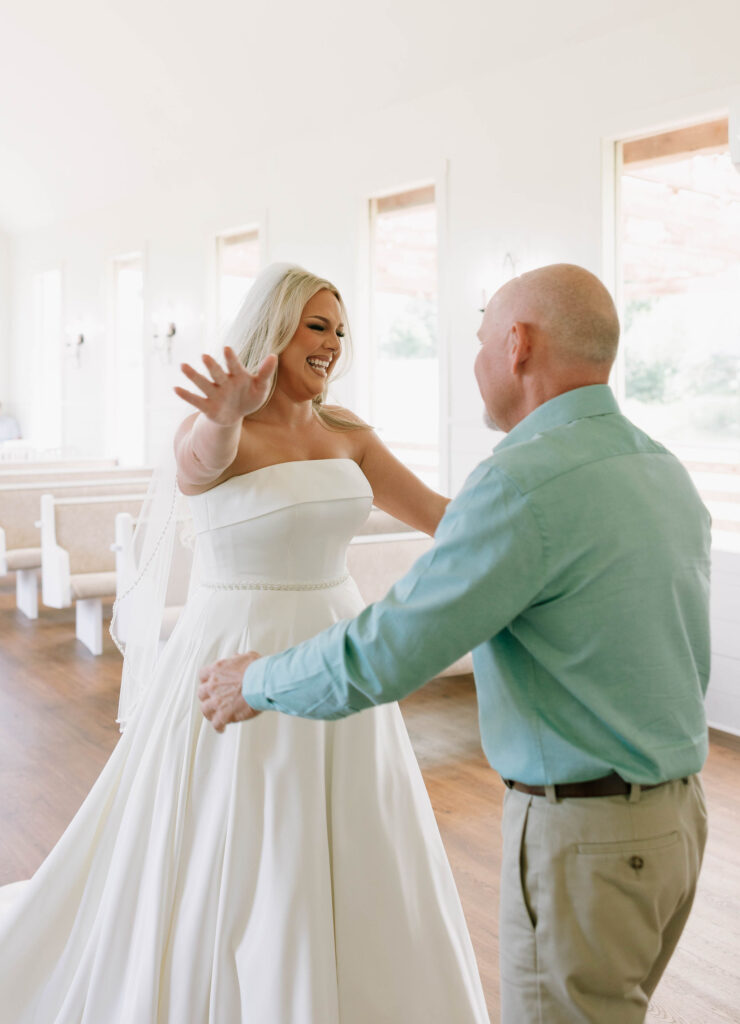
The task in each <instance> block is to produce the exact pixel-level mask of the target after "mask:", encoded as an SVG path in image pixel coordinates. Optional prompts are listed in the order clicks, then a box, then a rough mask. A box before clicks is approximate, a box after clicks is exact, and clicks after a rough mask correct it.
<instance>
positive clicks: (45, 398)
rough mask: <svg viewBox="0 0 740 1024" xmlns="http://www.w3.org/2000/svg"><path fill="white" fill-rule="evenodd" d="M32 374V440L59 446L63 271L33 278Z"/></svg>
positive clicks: (60, 435) (60, 441)
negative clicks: (33, 374) (33, 367)
mask: <svg viewBox="0 0 740 1024" xmlns="http://www.w3.org/2000/svg"><path fill="white" fill-rule="evenodd" d="M34 334H35V338H34V341H35V355H36V358H35V360H34V363H35V376H34V385H33V394H34V407H33V428H32V433H33V441H34V443H35V444H36V445H37V447H39V448H45V449H53V448H60V447H61V446H62V380H63V372H62V369H63V361H62V354H63V353H62V272H61V270H48V271H46V272H44V273H42V274H37V275H36V277H35V280H34Z"/></svg>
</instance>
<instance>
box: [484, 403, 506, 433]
mask: <svg viewBox="0 0 740 1024" xmlns="http://www.w3.org/2000/svg"><path fill="white" fill-rule="evenodd" d="M483 422H484V423H485V425H486V426H487V427H488V429H489V430H498V431H499V433H502V431H501V427H500V426H499V425H498V423H496V421H495V420H494V419H493V417H492V416H491V414H490V413H489V411H488V409H484V410H483Z"/></svg>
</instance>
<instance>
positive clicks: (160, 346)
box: [153, 320, 177, 363]
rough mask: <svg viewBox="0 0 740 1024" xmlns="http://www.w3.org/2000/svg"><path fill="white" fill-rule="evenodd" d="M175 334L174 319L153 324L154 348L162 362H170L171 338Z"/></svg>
mask: <svg viewBox="0 0 740 1024" xmlns="http://www.w3.org/2000/svg"><path fill="white" fill-rule="evenodd" d="M176 334H177V326H176V325H175V323H174V321H172V320H170V321H168V322H166V323H160V324H155V325H154V335H153V337H154V348H155V349H156V350H157V352H159V355H160V357H161V359H162V362H163V363H171V362H172V339H173V338H174V337H175V335H176Z"/></svg>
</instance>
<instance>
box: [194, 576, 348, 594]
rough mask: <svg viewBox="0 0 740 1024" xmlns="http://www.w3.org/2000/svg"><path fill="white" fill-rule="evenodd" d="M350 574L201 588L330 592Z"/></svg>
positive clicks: (216, 582) (225, 583) (208, 584)
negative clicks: (302, 581)
mask: <svg viewBox="0 0 740 1024" xmlns="http://www.w3.org/2000/svg"><path fill="white" fill-rule="evenodd" d="M348 579H349V573H348V572H346V573H345V574H344V576H337V577H336V579H333V580H319V582H317V583H260V582H255V581H252V580H225V581H221V580H214V581H212V582H205V583H201V584H200V585H201V587H206V588H207V589H208V590H329V589H330V588H331V587H338V586H339V585H340V583H346V582H347V580H348Z"/></svg>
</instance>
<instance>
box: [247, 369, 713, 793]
mask: <svg viewBox="0 0 740 1024" xmlns="http://www.w3.org/2000/svg"><path fill="white" fill-rule="evenodd" d="M709 564H710V521H709V514H708V512H707V510H706V509H705V507H704V505H703V504H702V502H701V500H700V499H699V496H698V494H697V493H696V490H695V488H694V486H693V484H692V482H691V480H690V479H689V476H688V474H687V473H686V470H685V469H684V468H683V466H682V465H681V464H680V462H679V461H678V460H677V459H676V458H675V457H674V456H673V455H671V453H670V452H668V451H667V450H666V449H665V448H663V447H662V446H661V445H659V444H657V443H656V442H655V441H653V440H651V438H649V437H647V436H646V435H645V434H644V433H643V432H642V431H641V430H638V428H637V427H635V426H634V424H632V423H631V422H630V421H629V420H627V419H626V418H625V417H624V416H622V415H621V414H620V412H619V408H618V406H617V403H616V401H615V399H614V396H613V395H612V393H611V391H610V390H609V388H608V387H606V386H602V385H597V386H592V387H584V388H578V389H576V390H574V391H569V392H566V393H565V394H563V395H559V396H558V397H557V398H554V399H552V400H551V401H549V402H546V403H545V404H543V405H541V406H540V407H539V408H537V409H535V411H534V412H532V413H531V414H530V415H529V416H527V417H526V419H524V420H522V422H521V423H519V424H518V425H517V426H516V427H515V428H514V429H513V430H512V431H511V432H510V433H509V434H508V435H507V436H506V437H505V438H504V440H503V441H502V442H501V443H500V444H499V445H498V446H497V447H496V449H495V450H494V453H493V455H492V456H491V457H490V458H488V459H486V460H485V461H484V462H482V463H481V464H480V465H479V466H478V467H477V468H476V469H475V470H474V471H473V473H472V474H471V475H470V477H469V478H468V480H467V481H466V483H465V485H464V487H463V489H462V491H461V492H460V494H459V495H458V496H457V497H456V498H455V500H454V501H452V502H451V503H450V505H449V506H448V508H447V511H446V513H445V515H444V517H443V519H442V521H441V523H440V525H439V528H438V530H437V534H436V537H435V542H434V545H433V547H432V548H431V549H430V550H429V551H428V552H427V553H426V554H425V555H424V556H422V557H421V558H420V559H419V560H418V561H417V562H416V564H415V565H414V566H413V567H412V568H411V570H410V571H409V572H408V573H407V574H406V575H405V576H404V577H403V578H402V579H401V580H400V581H399V582H398V583H396V584H395V586H394V587H393V588H392V589H391V590H390V592H389V593H388V595H387V596H386V597H385V598H383V600H382V601H378V602H376V603H375V604H372V605H370V606H369V607H368V608H366V609H365V610H364V611H363V612H362V613H361V614H360V615H358V616H357V618H355V619H352V620H348V621H342V622H338V623H336V624H335V625H334V626H332V627H331V628H330V629H327V630H326V631H325V632H323V633H321V634H319V635H318V636H316V637H314V638H313V639H312V640H308V641H306V642H305V643H302V644H300V645H299V646H297V647H294V648H292V649H291V650H288V651H286V652H284V653H282V654H278V655H273V656H272V657H268V658H264V659H261V660H260V661H258V662H256V663H255V664H254V665H253V666H251V667H250V668H249V669H248V670H247V672H246V673H245V676H244V686H243V694H244V697H245V699H246V701H247V702H248V703H249V704H251V706H252V707H254V708H258V709H262V710H265V709H276V710H279V711H283V712H286V713H288V714H292V715H300V716H302V717H306V718H323V719H333V718H340V717H342V716H344V715H348V714H351V713H352V712H354V711H360V710H362V709H364V708H367V707H370V706H371V705H374V704H381V703H384V702H387V701H394V700H398V699H399V698H401V697H404V696H405V695H406V694H408V693H410V692H411V691H412V690H415V689H417V687H419V686H422V685H423V684H424V682H425V681H426V680H428V679H430V678H432V677H433V676H435V675H436V674H437V673H439V672H440V671H441V670H442V669H443V668H445V667H446V666H447V665H449V664H451V662H453V661H454V660H455V659H456V658H458V657H460V656H461V655H462V654H464V653H465V652H466V651H468V650H473V664H474V668H475V680H476V687H477V691H478V704H479V714H480V730H481V736H482V740H483V747H484V750H485V753H486V756H487V757H488V760H489V761H490V763H491V765H492V766H493V767H494V768H495V769H496V770H497V771H499V772H500V773H501V774H502V775H503V776H504V777H505V778H511V779H517V780H519V781H520V782H525V783H528V784H530V785H544V784H548V783H562V782H579V781H583V780H586V779H592V778H597V777H599V776H602V775H606V774H608V773H609V772H611V771H617V772H618V773H619V774H620V775H621V776H622V777H623V778H625V779H627V780H629V781H631V782H640V783H643V784H649V783H655V782H660V781H663V780H665V779H670V778H677V777H682V776H684V775H688V774H690V773H692V772H696V771H698V770H699V769H700V768H701V766H702V764H703V762H704V759H705V757H706V753H707V729H706V722H705V717H704V709H703V695H704V692H705V690H706V686H707V681H708V677H709V663H710V645H709Z"/></svg>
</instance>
